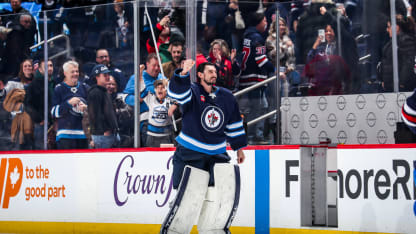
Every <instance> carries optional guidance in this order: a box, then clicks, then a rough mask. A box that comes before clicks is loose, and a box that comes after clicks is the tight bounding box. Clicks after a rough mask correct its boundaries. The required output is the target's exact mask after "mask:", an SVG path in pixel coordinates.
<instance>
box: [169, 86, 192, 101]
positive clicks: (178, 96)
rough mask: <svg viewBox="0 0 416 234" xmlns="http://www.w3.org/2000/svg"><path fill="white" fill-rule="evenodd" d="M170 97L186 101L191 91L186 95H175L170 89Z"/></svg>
mask: <svg viewBox="0 0 416 234" xmlns="http://www.w3.org/2000/svg"><path fill="white" fill-rule="evenodd" d="M168 95H169V97H172V98H174V99H184V98H187V97H188V96H190V95H191V90H190V89H188V91H186V92H184V93H174V92H173V91H171V90H170V88H169V87H168Z"/></svg>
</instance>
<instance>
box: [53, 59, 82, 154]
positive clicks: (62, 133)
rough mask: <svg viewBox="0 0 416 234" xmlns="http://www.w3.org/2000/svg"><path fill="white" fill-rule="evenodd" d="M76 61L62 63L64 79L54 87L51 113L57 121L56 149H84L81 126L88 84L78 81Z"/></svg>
mask: <svg viewBox="0 0 416 234" xmlns="http://www.w3.org/2000/svg"><path fill="white" fill-rule="evenodd" d="M78 68H79V66H78V63H77V62H74V61H68V62H66V63H64V65H63V70H64V76H65V78H64V81H63V82H61V83H60V84H58V85H57V86H56V87H55V91H54V95H53V99H52V110H51V114H52V116H53V117H54V118H57V121H58V130H57V133H56V142H57V147H58V149H86V148H88V141H87V138H86V136H85V133H84V130H83V128H82V115H83V113H84V111H86V110H87V101H86V99H87V91H88V89H89V86H88V85H87V84H85V83H81V82H79V81H78V78H79V70H78Z"/></svg>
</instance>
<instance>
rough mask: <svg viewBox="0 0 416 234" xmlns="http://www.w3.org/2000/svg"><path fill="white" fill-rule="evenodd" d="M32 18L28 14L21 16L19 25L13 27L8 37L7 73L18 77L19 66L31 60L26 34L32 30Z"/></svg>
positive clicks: (29, 44)
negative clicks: (26, 60) (25, 60)
mask: <svg viewBox="0 0 416 234" xmlns="http://www.w3.org/2000/svg"><path fill="white" fill-rule="evenodd" d="M30 17H31V16H30V15H27V14H23V15H20V17H19V24H15V25H13V27H12V31H11V32H10V33H9V35H8V36H7V40H6V54H5V62H6V73H7V74H10V75H12V76H16V75H17V73H18V71H19V67H18V66H19V64H20V63H21V62H22V61H23V60H24V59H28V58H30V51H29V48H30V46H31V45H33V44H32V43H30V42H29V41H28V40H29V39H27V37H26V32H27V31H28V30H29V28H30V24H31V18H30Z"/></svg>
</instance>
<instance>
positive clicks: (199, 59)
mask: <svg viewBox="0 0 416 234" xmlns="http://www.w3.org/2000/svg"><path fill="white" fill-rule="evenodd" d="M202 50H203V49H202V45H201V44H200V43H198V44H197V46H196V67H198V66H199V64H201V63H205V62H208V60H207V58H206V57H205V55H204V54H203V52H202ZM170 78H171V77H169V79H170Z"/></svg>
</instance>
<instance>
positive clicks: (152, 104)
mask: <svg viewBox="0 0 416 234" xmlns="http://www.w3.org/2000/svg"><path fill="white" fill-rule="evenodd" d="M166 83H167V82H166ZM154 87H155V93H154V94H153V93H151V92H148V93H147V95H146V96H145V97H144V98H143V99H142V101H144V102H145V103H146V104H147V106H148V107H149V120H148V126H147V138H146V146H147V147H159V146H160V144H163V143H170V144H172V143H173V129H172V118H171V117H172V115H173V112H174V111H175V109H176V108H177V104H175V103H174V102H173V100H171V99H170V98H167V97H166V95H167V93H166V85H165V82H164V80H156V81H155V82H154ZM144 89H145V87H142V90H144Z"/></svg>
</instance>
